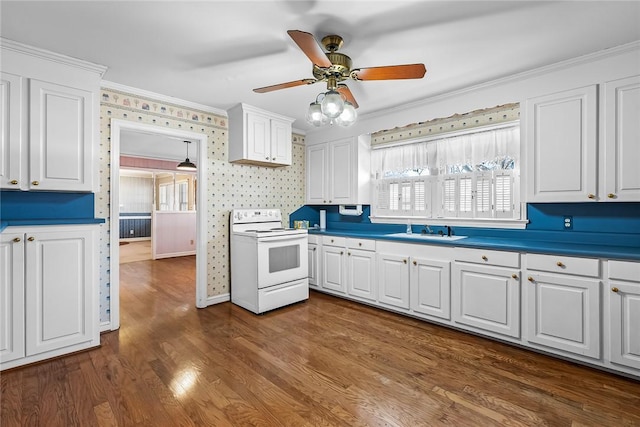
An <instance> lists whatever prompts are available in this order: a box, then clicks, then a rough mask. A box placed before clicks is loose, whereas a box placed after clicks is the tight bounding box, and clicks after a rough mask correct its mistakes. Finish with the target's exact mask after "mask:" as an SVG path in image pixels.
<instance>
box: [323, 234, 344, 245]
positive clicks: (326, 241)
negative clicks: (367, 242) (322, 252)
mask: <svg viewBox="0 0 640 427" xmlns="http://www.w3.org/2000/svg"><path fill="white" fill-rule="evenodd" d="M322 244H323V245H327V246H346V245H347V238H346V237H338V236H322Z"/></svg>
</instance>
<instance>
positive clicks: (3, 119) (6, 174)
mask: <svg viewBox="0 0 640 427" xmlns="http://www.w3.org/2000/svg"><path fill="white" fill-rule="evenodd" d="M22 88H23V84H22V77H20V76H17V75H14V74H9V73H4V72H3V73H0V129H2V132H1V133H0V154H1V155H2V161H1V162H0V186H1V188H20V180H21V174H22V161H21V156H22V153H21V151H22V130H23V124H22V120H23V116H22V102H23V99H22V98H23V95H22Z"/></svg>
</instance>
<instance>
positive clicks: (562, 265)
mask: <svg viewBox="0 0 640 427" xmlns="http://www.w3.org/2000/svg"><path fill="white" fill-rule="evenodd" d="M556 265H557V266H558V267H565V265H564V264H563V263H562V261H558V262H556Z"/></svg>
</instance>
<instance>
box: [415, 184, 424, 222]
mask: <svg viewBox="0 0 640 427" xmlns="http://www.w3.org/2000/svg"><path fill="white" fill-rule="evenodd" d="M426 186H427V184H426V183H425V182H424V181H423V180H420V181H414V183H413V214H414V215H424V214H425V212H426V211H427V199H426V191H427V190H426Z"/></svg>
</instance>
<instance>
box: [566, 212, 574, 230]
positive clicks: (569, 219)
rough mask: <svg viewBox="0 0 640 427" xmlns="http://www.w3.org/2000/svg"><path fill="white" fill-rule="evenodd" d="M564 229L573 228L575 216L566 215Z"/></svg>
mask: <svg viewBox="0 0 640 427" xmlns="http://www.w3.org/2000/svg"><path fill="white" fill-rule="evenodd" d="M564 229H565V230H571V229H573V217H572V216H567V215H565V217H564Z"/></svg>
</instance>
